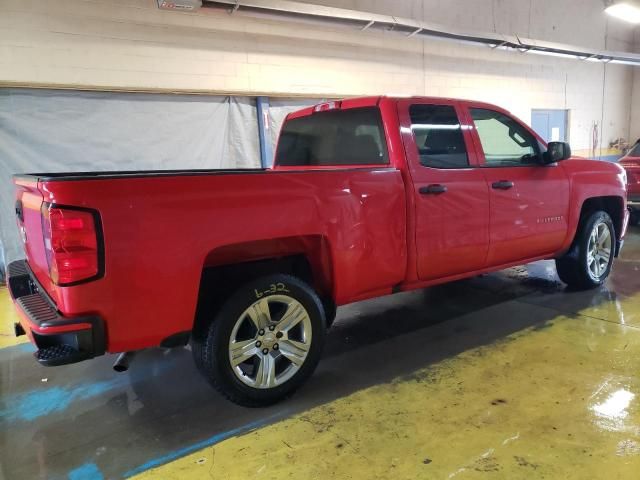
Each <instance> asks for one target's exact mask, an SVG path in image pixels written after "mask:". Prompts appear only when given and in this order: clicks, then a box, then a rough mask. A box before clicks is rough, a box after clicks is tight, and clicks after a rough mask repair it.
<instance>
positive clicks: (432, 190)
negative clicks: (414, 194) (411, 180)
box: [418, 183, 447, 195]
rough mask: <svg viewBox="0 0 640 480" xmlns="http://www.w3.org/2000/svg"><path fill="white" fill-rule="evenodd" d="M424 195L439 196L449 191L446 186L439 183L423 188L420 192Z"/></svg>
mask: <svg viewBox="0 0 640 480" xmlns="http://www.w3.org/2000/svg"><path fill="white" fill-rule="evenodd" d="M418 191H419V192H420V193H421V194H422V195H437V194H439V193H445V192H446V191H447V186H446V185H440V184H439V183H432V184H431V185H427V186H426V187H421V188H420V190H418Z"/></svg>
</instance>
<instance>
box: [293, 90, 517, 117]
mask: <svg viewBox="0 0 640 480" xmlns="http://www.w3.org/2000/svg"><path fill="white" fill-rule="evenodd" d="M401 100H417V101H420V102H434V103H440V102H446V103H462V104H470V103H472V104H473V105H475V106H483V107H487V108H490V109H491V110H497V111H500V112H503V113H510V112H509V111H508V110H505V109H504V108H502V107H499V106H498V105H494V104H491V103H486V102H482V101H476V100H469V99H461V98H452V97H431V96H423V95H409V96H400V95H371V96H364V97H350V98H349V97H348V98H343V99H334V100H328V101H326V102H321V103H317V104H315V105H311V106H309V107H305V108H302V109H300V110H296V111H295V112H291V113H290V114H289V115H287V117H286V119H287V120H288V119H292V118H298V117H305V116H307V115H311V114H312V113H314V112H318V111H321V110H333V109H347V108H358V107H374V106H377V105H379V104H380V102H382V101H390V102H394V103H395V102H399V101H401Z"/></svg>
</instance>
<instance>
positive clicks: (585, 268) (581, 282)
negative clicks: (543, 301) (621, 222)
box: [556, 210, 616, 290]
mask: <svg viewBox="0 0 640 480" xmlns="http://www.w3.org/2000/svg"><path fill="white" fill-rule="evenodd" d="M600 223H604V224H606V225H607V227H608V228H609V232H610V234H611V248H610V255H609V260H608V264H607V266H606V269H605V270H604V272H603V273H602V274H601V275H600V276H598V277H594V275H592V274H591V273H590V271H589V263H588V253H589V252H588V250H589V238H590V236H591V233H592V231H593V229H594V227H595V226H596V225H598V224H600ZM615 249H616V231H615V228H614V226H613V221H612V220H611V217H610V216H609V214H608V213H607V212H604V211H602V210H597V211H594V212H591V213H588V214H586V215H585V216H584V217H583V218H582V220H581V221H580V224H579V226H578V231H577V232H576V237H575V239H574V241H573V244H572V245H571V248H570V249H569V251H568V252H567V253H566V254H565V255H564V256H562V257H560V258H557V259H556V270H557V272H558V276H559V277H560V280H562V281H563V282H564V283H566V284H567V285H569V286H570V287H572V288H576V289H580V290H587V289H591V288H596V287H599V286H600V285H602V284H603V283H604V282H605V280H606V279H607V277H608V276H609V273H611V267H612V265H613V257H614V252H615Z"/></svg>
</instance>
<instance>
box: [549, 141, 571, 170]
mask: <svg viewBox="0 0 640 480" xmlns="http://www.w3.org/2000/svg"><path fill="white" fill-rule="evenodd" d="M567 158H571V147H570V146H569V144H568V143H565V142H549V143H548V144H547V151H546V152H544V153H543V154H542V160H543V162H542V163H544V164H545V165H549V164H551V163H556V162H560V161H562V160H566V159H567Z"/></svg>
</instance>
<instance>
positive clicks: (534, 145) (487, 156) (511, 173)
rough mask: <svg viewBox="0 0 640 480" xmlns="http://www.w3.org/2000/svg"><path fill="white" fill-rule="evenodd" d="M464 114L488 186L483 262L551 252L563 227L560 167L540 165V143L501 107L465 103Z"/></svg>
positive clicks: (564, 188)
mask: <svg viewBox="0 0 640 480" xmlns="http://www.w3.org/2000/svg"><path fill="white" fill-rule="evenodd" d="M467 114H468V121H469V124H470V125H471V126H472V128H471V134H472V135H473V138H474V142H475V143H476V149H477V150H478V152H480V162H481V164H482V169H481V170H482V172H483V174H484V177H485V179H486V182H487V187H488V189H489V191H490V203H491V220H490V232H491V234H490V244H491V246H490V248H489V257H488V260H487V262H488V265H489V266H499V265H502V264H505V263H511V262H516V261H519V260H523V259H528V258H531V257H535V256H540V255H545V254H549V253H554V252H556V251H557V250H558V249H560V248H561V246H562V244H563V242H564V239H565V236H566V234H567V230H568V225H567V218H568V212H569V180H568V178H567V176H566V174H565V172H564V169H563V168H562V167H560V166H558V165H557V164H553V165H542V164H541V162H540V155H541V154H542V152H543V151H544V150H545V148H546V147H545V146H544V144H542V142H540V141H539V140H538V139H537V138H536V136H535V135H534V134H533V132H531V131H530V130H529V129H528V128H527V127H525V126H524V125H523V124H521V123H520V122H519V121H517V120H515V119H514V118H513V117H511V116H510V115H507V114H506V113H505V112H502V111H498V110H493V109H491V108H489V107H487V106H486V105H483V104H478V105H474V104H469V106H468V111H467Z"/></svg>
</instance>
